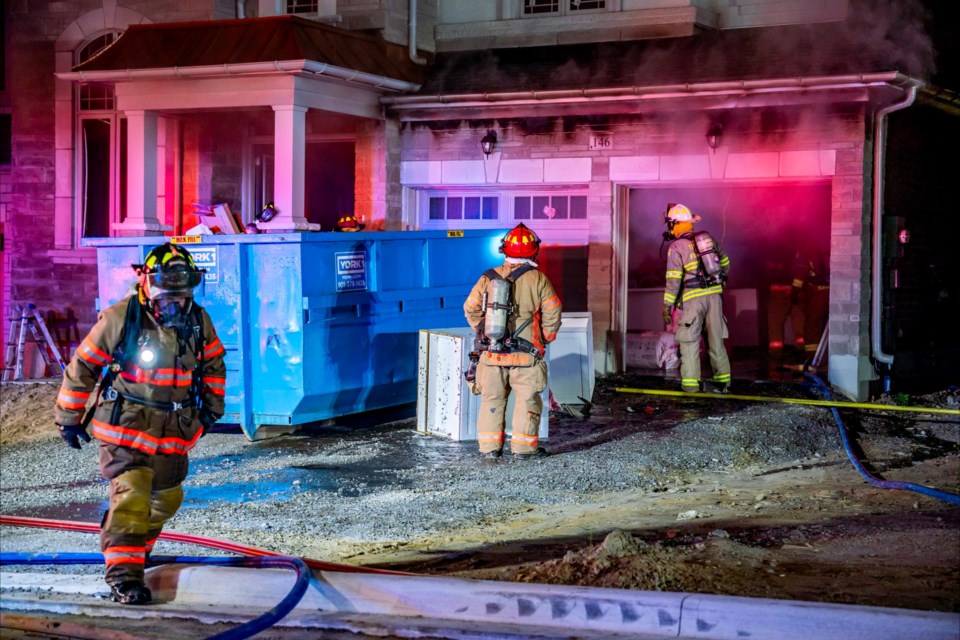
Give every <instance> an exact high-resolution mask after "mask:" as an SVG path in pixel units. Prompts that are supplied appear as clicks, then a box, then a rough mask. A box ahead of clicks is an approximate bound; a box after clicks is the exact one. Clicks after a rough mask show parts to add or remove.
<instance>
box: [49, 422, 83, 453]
mask: <svg viewBox="0 0 960 640" xmlns="http://www.w3.org/2000/svg"><path fill="white" fill-rule="evenodd" d="M57 429H59V430H60V437H61V438H63V439H64V441H65V442H66V443H67V446H69V447H70V448H71V449H79V448H80V440H83V441H84V442H90V436H89V435H88V434H87V430H86V429H84V428H83V425H79V424H60V423H57Z"/></svg>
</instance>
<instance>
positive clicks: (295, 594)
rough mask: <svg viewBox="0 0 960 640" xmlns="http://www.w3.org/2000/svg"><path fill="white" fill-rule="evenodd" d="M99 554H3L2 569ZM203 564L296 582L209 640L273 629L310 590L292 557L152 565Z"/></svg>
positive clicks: (178, 559)
mask: <svg viewBox="0 0 960 640" xmlns="http://www.w3.org/2000/svg"><path fill="white" fill-rule="evenodd" d="M102 562H103V555H101V554H99V553H52V554H40V553H35V554H31V553H0V566H4V565H10V564H26V565H34V564H100V563H102ZM174 563H176V564H202V565H212V566H218V567H248V568H255V569H277V568H283V569H293V570H294V571H296V572H297V578H296V582H294V585H293V588H292V589H290V592H289V593H288V594H287V595H286V596H284V598H283V600H281V601H280V602H279V603H278V604H277V605H276V606H274V607H273V608H272V609H270V610H269V611H267V612H266V613H263V614H261V615H260V616H258V617H256V618H254V619H253V620H250V621H249V622H245V623H243V624H241V625H240V626H237V627H234V628H233V629H230V630H228V631H224V632H222V633H217V634H214V635H212V636H209V637H208V638H207V640H242V639H243V638H249V637H250V636H252V635H254V634H256V633H259V632H261V631H263V630H264V629H268V628H270V627H272V626H273V625H274V624H276V623H277V622H279V621H280V620H281V619H283V617H284V616H286V615H287V614H288V613H290V612H291V611H292V610H293V609H294V607H296V606H297V604H298V603H299V602H300V599H301V598H303V595H304V594H305V593H306V592H307V587H308V586H310V580H311V578H312V573H311V572H310V569H309V568H308V567H307V564H306V562H304V561H303V560H302V559H300V558H293V557H289V556H261V557H255V558H216V557H211V556H156V557H151V558H150V564H174Z"/></svg>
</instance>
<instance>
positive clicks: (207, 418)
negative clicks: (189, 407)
mask: <svg viewBox="0 0 960 640" xmlns="http://www.w3.org/2000/svg"><path fill="white" fill-rule="evenodd" d="M197 419H198V420H200V424H202V425H203V432H202V433H201V434H200V437H201V438H202V437H203V436H205V435H207V431H210V428H211V427H213V425H214V424H216V422H217V420H219V419H220V416H217V415H215V414H214V413H212V412H211V411H207V410H206V409H200V415H199V416H197Z"/></svg>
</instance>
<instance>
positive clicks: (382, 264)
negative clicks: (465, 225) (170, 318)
mask: <svg viewBox="0 0 960 640" xmlns="http://www.w3.org/2000/svg"><path fill="white" fill-rule="evenodd" d="M503 234H504V230H477V231H402V232H360V233H291V234H261V235H217V236H193V237H187V238H182V239H181V240H182V241H183V242H184V246H186V247H187V249H188V250H189V251H190V252H191V253H192V254H193V256H194V258H195V260H196V262H197V264H198V266H200V267H202V268H205V269H207V273H206V276H205V281H204V283H203V285H201V286H200V287H198V288H197V300H198V301H199V302H200V303H201V304H202V305H203V306H204V307H205V308H206V309H207V311H208V312H209V313H210V316H211V318H213V322H214V325H215V326H216V329H217V333H218V334H219V336H220V340H221V341H222V342H223V344H224V346H225V347H226V350H227V354H226V364H227V391H226V415H225V416H224V418H223V422H227V423H234V424H239V425H240V426H241V427H242V429H243V431H244V433H245V434H246V435H247V437H249V438H250V439H256V438H257V437H258V436H257V432H258V430H260V429H261V427H264V426H274V425H277V426H286V427H289V426H291V425H298V424H303V423H307V422H313V421H317V420H325V419H327V418H333V417H336V416H341V415H347V414H352V413H359V412H363V411H369V410H372V409H380V408H384V407H390V406H395V405H399V404H404V403H411V402H414V401H415V400H416V384H417V340H418V332H419V331H420V330H421V329H436V328H441V327H452V326H460V325H462V324H464V323H465V321H464V318H463V302H464V299H465V298H466V295H467V294H468V293H469V291H470V288H471V287H472V286H473V284H474V283H475V282H476V279H477V278H478V277H479V276H480V274H481V273H482V272H483V271H484V270H485V269H488V268H490V267H492V266H496V265H497V264H499V263H500V262H501V259H502V256H500V255H499V254H498V251H497V249H498V247H499V241H500V238H501V237H502V236H503ZM165 240H166V239H165V238H162V237H130V238H95V239H89V240H87V241H85V244H86V245H87V246H91V247H96V249H97V276H98V284H99V299H98V300H97V307H98V309H104V308H106V307H108V306H109V305H111V304H113V303H115V302H117V301H118V300H120V299H121V298H123V297H124V296H125V295H126V294H127V292H128V291H129V290H130V285H131V283H132V282H134V280H135V276H134V273H133V270H132V269H131V268H130V265H131V264H139V263H142V262H143V259H144V257H145V256H146V254H147V252H148V251H149V250H150V249H151V248H153V247H154V246H156V245H158V244H160V243H162V242H164V241H165ZM265 433H266V430H264V431H261V433H260V437H262V436H263V435H264V434H265Z"/></svg>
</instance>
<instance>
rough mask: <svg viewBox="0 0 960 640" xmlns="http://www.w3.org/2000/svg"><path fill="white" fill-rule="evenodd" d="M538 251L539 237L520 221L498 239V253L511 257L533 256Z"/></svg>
mask: <svg viewBox="0 0 960 640" xmlns="http://www.w3.org/2000/svg"><path fill="white" fill-rule="evenodd" d="M538 251H540V238H538V237H537V234H535V233H534V232H533V231H531V230H530V229H528V228H527V226H526V225H524V224H523V223H522V222H521V223H520V224H518V225H517V226H515V227H514V228H513V229H511V230H510V231H509V233H507V235H505V236H503V239H502V240H500V253H502V254H504V255H506V256H509V257H511V258H533V257H534V256H536V255H537V252H538Z"/></svg>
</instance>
